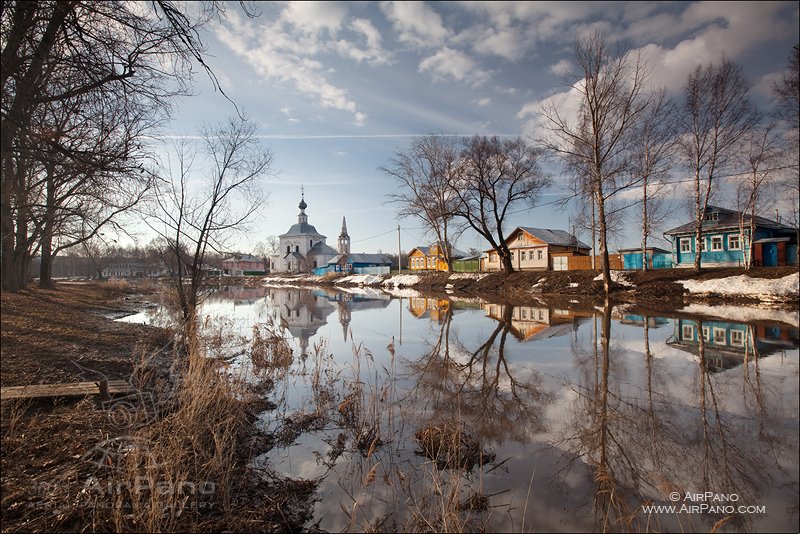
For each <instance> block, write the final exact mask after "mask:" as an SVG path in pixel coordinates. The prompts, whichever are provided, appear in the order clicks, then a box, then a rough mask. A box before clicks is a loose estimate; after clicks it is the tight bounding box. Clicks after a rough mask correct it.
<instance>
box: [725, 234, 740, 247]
mask: <svg viewBox="0 0 800 534" xmlns="http://www.w3.org/2000/svg"><path fill="white" fill-rule="evenodd" d="M731 238H733V239H736V240H737V241H738V243H737V245H736V246H735V247H734V246H733V245H731ZM728 250H742V236H740V235H739V234H730V235H728Z"/></svg>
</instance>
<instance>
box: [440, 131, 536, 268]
mask: <svg viewBox="0 0 800 534" xmlns="http://www.w3.org/2000/svg"><path fill="white" fill-rule="evenodd" d="M464 145H465V146H464V149H463V150H462V151H461V155H460V159H459V167H458V170H457V172H456V173H455V174H454V175H453V181H452V182H451V190H452V192H453V195H454V196H455V198H457V199H458V203H457V206H456V210H455V212H454V214H455V215H456V216H457V217H460V218H461V219H463V220H464V221H466V223H467V224H468V225H469V226H470V227H471V228H473V229H474V230H475V231H476V232H478V234H480V235H481V236H483V238H485V239H486V240H487V241H488V242H489V243H490V244H491V246H492V248H493V249H495V250H497V251H498V254H499V255H500V258H501V260H502V262H503V267H504V270H505V272H506V273H507V274H508V273H511V272H513V270H514V267H513V265H512V263H511V252H510V250H509V249H508V244H507V243H506V235H505V229H504V228H503V224H504V223H505V221H506V218H507V217H508V216H509V215H510V214H511V213H512V208H514V207H517V206H519V205H520V204H522V205H525V206H528V207H533V206H534V205H535V204H536V202H537V201H538V199H539V197H540V195H541V192H542V191H543V190H544V189H545V188H546V187H548V186H549V185H550V179H549V178H548V177H547V176H545V175H544V174H543V172H542V169H541V166H540V160H541V157H542V154H541V151H540V150H539V149H537V148H534V147H532V146H529V145H527V144H525V142H524V141H522V139H520V138H516V139H504V140H500V139H498V138H497V137H491V138H488V137H479V136H475V137H472V138H471V139H468V140H466V141H465V143H464Z"/></svg>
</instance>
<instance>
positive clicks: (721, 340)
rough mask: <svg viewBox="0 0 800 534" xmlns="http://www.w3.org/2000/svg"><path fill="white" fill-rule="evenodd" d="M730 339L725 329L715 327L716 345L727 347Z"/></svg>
mask: <svg viewBox="0 0 800 534" xmlns="http://www.w3.org/2000/svg"><path fill="white" fill-rule="evenodd" d="M727 344H728V339H727V335H726V333H725V329H724V328H717V327H714V345H727Z"/></svg>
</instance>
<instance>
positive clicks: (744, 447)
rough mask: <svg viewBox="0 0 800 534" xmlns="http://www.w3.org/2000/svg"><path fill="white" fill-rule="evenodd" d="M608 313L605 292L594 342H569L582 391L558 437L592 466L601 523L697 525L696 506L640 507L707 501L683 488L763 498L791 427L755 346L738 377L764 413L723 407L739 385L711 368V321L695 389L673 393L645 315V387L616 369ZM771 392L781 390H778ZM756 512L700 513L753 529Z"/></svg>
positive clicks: (620, 526)
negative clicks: (662, 510) (671, 511)
mask: <svg viewBox="0 0 800 534" xmlns="http://www.w3.org/2000/svg"><path fill="white" fill-rule="evenodd" d="M611 314H612V306H611V304H610V303H609V302H605V304H604V306H603V313H602V315H601V316H600V317H599V318H598V319H599V323H600V328H599V331H598V330H597V328H595V329H594V331H593V335H592V340H591V343H590V347H589V350H588V351H587V350H586V349H585V348H583V347H581V345H580V344H579V343H573V346H572V350H573V355H574V357H575V362H576V366H577V368H578V369H579V370H580V378H579V383H577V384H567V386H568V387H570V388H571V389H572V390H573V391H575V393H577V398H576V401H575V403H574V406H573V414H572V421H570V423H569V424H567V425H566V426H565V430H564V435H563V436H562V437H561V438H560V439H559V440H557V442H558V443H559V444H560V445H562V446H563V447H564V448H565V449H566V450H567V451H568V452H569V454H570V459H569V462H568V464H569V465H570V466H571V465H572V464H573V463H574V462H575V461H576V460H578V459H581V460H583V462H585V464H586V465H587V466H588V467H589V468H590V470H591V473H592V478H593V484H594V498H593V509H594V520H595V528H596V529H597V530H598V531H603V532H606V531H642V530H645V529H648V530H654V529H656V530H660V529H662V528H667V529H672V528H680V529H681V530H686V529H689V530H694V529H696V528H697V524H696V522H697V520H698V518H699V517H700V516H698V515H693V514H688V513H683V514H680V513H677V514H675V515H671V516H669V515H666V514H662V515H655V514H652V515H648V514H645V513H644V512H643V510H642V508H641V507H642V506H645V505H648V504H651V503H656V504H677V505H678V507H679V508H680V506H681V505H682V504H687V505H698V504H702V503H703V502H702V501H696V500H695V501H692V500H686V501H684V498H685V497H686V494H687V493H690V494H691V493H704V492H712V493H714V494H720V495H735V496H736V497H738V502H740V503H743V504H747V505H751V504H764V503H765V500H764V493H765V489H767V488H769V487H770V486H771V485H772V484H773V482H772V480H771V478H770V473H774V472H776V471H777V472H780V471H781V466H780V460H779V458H781V457H785V456H786V455H787V454H788V451H790V450H792V449H791V447H792V446H793V445H790V444H787V443H786V441H787V439H786V437H785V436H787V435H790V433H787V432H786V431H785V430H786V429H785V428H782V425H781V424H780V422H779V421H778V420H777V419H778V417H777V416H775V417H773V418H772V420H770V419H771V416H770V413H771V412H772V410H770V409H769V407H768V406H767V398H766V397H765V395H764V394H763V388H762V385H761V380H760V374H759V373H760V371H759V367H758V356H757V354H753V356H752V360H751V361H748V359H749V358H750V357H749V356H747V357H746V359H745V367H747V369H742V370H741V372H742V373H743V378H742V386H741V387H743V388H745V389H746V390H747V391H749V392H750V394H749V395H748V394H747V392H745V395H744V402H745V405H746V406H750V407H751V409H752V410H755V411H756V414H757V415H758V417H741V416H740V415H738V414H736V413H735V409H731V408H728V407H726V402H725V399H726V397H727V396H729V395H731V394H733V393H735V383H731V378H732V375H731V376H725V375H724V373H722V375H718V374H714V373H712V372H711V371H710V365H709V362H708V361H707V359H706V350H707V344H708V339H707V337H705V336H704V332H707V329H704V328H703V326H704V325H703V322H702V321H700V322H697V328H696V333H697V355H698V365H697V366H696V369H695V373H694V377H693V379H692V382H691V383H692V385H691V387H690V390H689V391H690V392H692V394H690V395H689V397H688V398H680V397H676V394H677V395H681V393H679V392H676V391H671V388H670V387H669V386H668V384H669V382H670V380H671V379H672V377H670V376H669V374H670V371H669V370H668V369H666V368H663V367H660V366H659V365H658V361H657V360H655V358H654V355H653V352H652V349H651V346H650V339H649V337H650V336H649V318H648V317H646V316H645V317H644V321H643V330H644V331H643V341H644V350H643V355H644V358H645V366H644V373H645V377H644V380H643V385H644V387H645V389H646V391H644V392H643V393H644V395H642V393H641V392H640V390H639V389H637V388H635V387H631V385H630V384H629V383H628V381H627V380H626V378H625V376H624V373H622V372H621V369H619V366H620V365H621V362H623V361H624V356H625V354H623V351H622V349H621V348H619V347H615V346H614V345H613V344H612V342H611ZM596 321H597V319H596ZM595 324H596V323H595ZM598 336H599V339H598ZM598 341H599V342H598ZM753 346H755V344H753ZM692 397H693V398H692ZM772 399H773V400H774V401H778V400H779V399H778V396H777V394H776V396H774V397H772ZM777 412H780V410H777ZM766 429H771V430H766ZM794 450H796V447H795V449H794ZM671 492H678V494H679V495H680V496H681V497H680V499H679V500H678V501H676V502H670V501H669V500H668V499H667V497H668V495H669V494H670V493H671ZM707 504H711V505H719V504H735V503H720V502H708V503H707ZM753 519H754V516H753V515H746V514H737V513H733V514H727V515H726V514H713V513H711V514H706V516H705V518H703V519H701V520H700V521H701V523H706V524H707V528H715V529H716V528H720V527H721V526H722V525H723V524H728V525H729V527H731V528H736V529H737V530H749V529H752V528H753V525H752V520H753ZM700 528H706V527H700Z"/></svg>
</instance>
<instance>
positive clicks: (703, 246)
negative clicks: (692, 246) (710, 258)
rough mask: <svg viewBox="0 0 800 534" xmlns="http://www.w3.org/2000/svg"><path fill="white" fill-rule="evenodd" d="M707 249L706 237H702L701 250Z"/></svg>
mask: <svg viewBox="0 0 800 534" xmlns="http://www.w3.org/2000/svg"><path fill="white" fill-rule="evenodd" d="M706 250H707V247H706V238H705V237H701V238H700V252H705V251H706Z"/></svg>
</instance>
